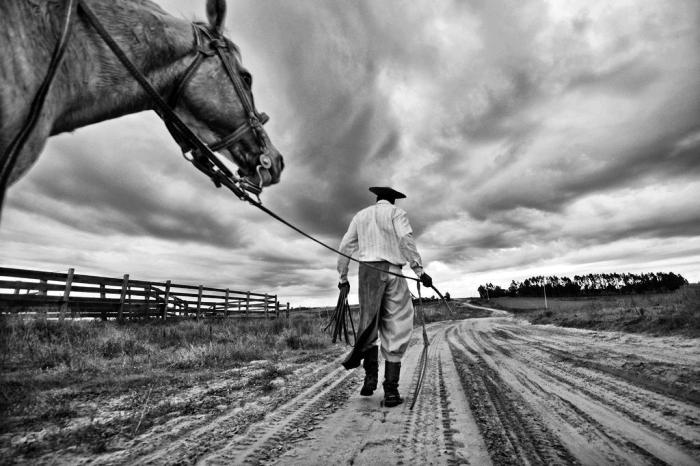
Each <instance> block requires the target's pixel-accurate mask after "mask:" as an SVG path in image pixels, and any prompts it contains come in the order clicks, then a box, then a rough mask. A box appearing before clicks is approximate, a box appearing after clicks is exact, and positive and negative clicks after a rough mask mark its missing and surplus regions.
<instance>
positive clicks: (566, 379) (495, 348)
mask: <svg viewBox="0 0 700 466" xmlns="http://www.w3.org/2000/svg"><path fill="white" fill-rule="evenodd" d="M501 324H502V323H500V322H499V323H496V322H493V321H492V322H488V321H482V322H479V323H475V324H474V326H473V327H470V328H466V329H465V331H464V332H462V335H460V337H461V338H463V339H465V341H468V342H469V344H467V345H466V346H469V345H471V346H473V349H472V352H476V353H478V354H479V356H480V357H481V358H482V359H484V360H485V361H486V362H487V363H488V365H489V366H490V367H491V368H492V369H494V370H498V372H499V373H500V374H501V375H502V377H503V378H504V380H505V381H506V382H507V383H508V384H509V385H511V386H512V387H513V388H515V390H517V391H519V392H520V393H521V394H522V395H523V396H524V397H525V398H526V399H527V401H528V402H529V403H530V404H532V405H533V406H536V407H538V408H537V409H539V411H540V412H541V413H542V415H543V418H544V419H545V421H546V422H547V423H548V424H549V425H550V428H552V429H557V430H559V431H560V435H561V438H562V441H563V442H564V443H565V444H566V445H567V447H568V448H569V449H570V450H571V451H572V452H573V453H575V456H576V457H577V458H579V459H580V460H581V461H583V462H585V463H589V464H600V463H610V462H627V463H631V464H657V463H659V462H666V463H670V464H697V461H696V460H694V459H693V455H692V454H691V455H689V454H688V453H686V452H684V451H683V450H684V448H683V447H682V446H683V442H678V441H675V440H674V438H673V436H670V435H668V434H667V433H666V430H667V429H665V428H663V427H662V426H660V425H659V423H660V422H661V420H663V416H662V415H661V414H662V413H661V412H658V411H656V410H654V409H651V410H650V409H649V408H648V407H647V406H645V405H644V403H643V401H644V399H645V398H653V397H655V396H659V395H657V394H655V393H651V392H647V391H645V390H644V389H640V388H637V387H632V386H629V387H626V391H627V392H629V393H633V394H634V393H637V394H638V395H632V396H631V397H632V398H634V397H635V396H638V397H639V398H638V402H637V404H635V403H636V402H635V401H634V400H633V399H627V398H626V397H625V393H620V391H619V389H618V390H615V389H614V384H615V382H613V383H612V385H609V384H602V383H599V382H601V380H602V379H601V380H598V379H595V378H594V379H591V378H590V374H581V373H578V372H577V371H576V368H574V367H573V366H572V365H567V364H563V363H562V362H561V360H560V358H558V359H556V360H552V358H550V357H549V355H547V354H546V353H545V352H543V351H542V350H541V349H538V348H537V342H532V341H530V342H524V343H521V344H518V345H517V346H516V345H513V344H510V343H508V342H507V341H503V340H500V341H496V338H497V336H498V335H499V332H498V325H501ZM508 325H512V323H511V324H508ZM474 327H476V328H474ZM518 330H521V329H518ZM537 330H538V331H539V332H541V331H542V329H537ZM540 343H541V341H540ZM579 350H580V348H579ZM596 375H597V376H599V377H602V378H603V379H608V380H609V377H608V376H607V375H605V374H596ZM616 383H618V384H621V385H628V384H626V382H623V381H617V382H616ZM623 392H625V390H623ZM666 400H667V401H670V402H675V400H668V398H666ZM619 407H622V408H623V410H625V409H626V410H627V411H630V412H631V410H642V411H643V412H644V415H645V416H646V417H647V418H649V419H651V420H652V421H651V422H650V424H649V425H645V423H644V422H643V421H641V419H640V418H638V417H637V418H634V419H632V418H630V417H629V416H626V415H625V414H624V413H623V412H620V409H618V408H619ZM633 417H634V416H633ZM666 425H667V426H668V425H670V426H671V428H672V429H673V430H674V431H675V432H682V430H683V429H682V428H681V427H680V426H679V422H678V420H676V421H675V425H674V423H673V422H671V421H668V422H666ZM690 431H691V432H695V433H697V429H695V430H692V429H690ZM686 435H687V434H686ZM691 435H692V433H691Z"/></svg>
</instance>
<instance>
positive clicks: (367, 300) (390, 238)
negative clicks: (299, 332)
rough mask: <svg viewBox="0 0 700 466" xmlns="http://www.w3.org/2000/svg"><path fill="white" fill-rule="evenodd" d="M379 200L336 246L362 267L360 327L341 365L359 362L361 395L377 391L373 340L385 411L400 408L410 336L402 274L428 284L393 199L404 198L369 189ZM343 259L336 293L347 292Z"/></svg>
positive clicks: (410, 232)
mask: <svg viewBox="0 0 700 466" xmlns="http://www.w3.org/2000/svg"><path fill="white" fill-rule="evenodd" d="M369 190H370V191H371V192H372V193H374V194H376V195H377V202H376V204H374V205H372V206H369V207H367V208H365V209H363V210H361V211H360V212H358V213H357V214H356V215H355V217H353V219H352V221H351V222H350V226H349V227H348V231H347V232H346V233H345V236H343V239H342V241H341V242H340V248H339V249H340V251H341V252H343V253H344V254H347V255H349V256H353V254H354V253H356V252H357V253H358V254H357V256H353V257H357V258H358V259H359V260H360V261H362V262H363V263H361V264H360V270H359V288H358V289H359V296H360V323H359V329H358V330H359V336H358V338H357V341H356V342H355V347H354V348H353V350H352V352H350V354H349V355H348V356H347V358H346V359H345V361H344V362H343V366H344V367H345V368H346V369H348V370H349V369H353V368H355V367H358V366H359V365H360V362H361V361H363V366H364V369H365V380H364V384H363V385H362V390H361V391H360V394H361V395H363V396H370V395H372V393H374V390H376V389H377V381H378V375H379V363H378V356H379V355H378V353H379V349H378V348H377V337H378V336H379V338H380V340H381V346H382V356H383V357H384V360H385V361H386V363H385V366H384V367H385V370H384V384H383V385H384V406H387V407H392V406H396V405H399V404H401V403H403V399H402V398H401V396H400V395H399V390H398V387H399V376H400V374H401V359H402V357H403V355H404V353H405V352H406V349H407V348H408V343H409V341H410V340H411V334H412V333H413V312H414V311H413V302H412V301H411V293H410V292H409V291H408V285H407V283H406V279H404V278H401V277H397V276H395V275H392V273H395V274H400V273H401V268H402V267H403V265H404V264H405V263H406V262H408V264H409V266H410V267H411V269H413V271H414V272H415V274H416V275H417V276H418V277H420V281H421V283H422V284H423V285H424V286H426V287H431V286H432V279H431V278H430V276H429V275H428V274H427V273H425V272H424V271H423V262H422V260H421V257H420V254H418V250H417V249H416V243H415V241H414V239H413V230H412V229H411V225H410V223H409V221H408V217H407V215H406V212H404V211H403V210H402V209H400V208H398V207H395V206H394V202H395V201H396V199H403V198H405V197H406V196H405V195H404V194H403V193H400V192H398V191H396V190H394V189H392V188H388V187H372V188H369ZM349 264H350V260H349V259H348V258H347V257H342V256H340V257H339V258H338V273H339V274H340V283H338V288H340V289H343V288H346V289H347V290H349V289H350V283H349V282H348V277H347V275H348V266H349Z"/></svg>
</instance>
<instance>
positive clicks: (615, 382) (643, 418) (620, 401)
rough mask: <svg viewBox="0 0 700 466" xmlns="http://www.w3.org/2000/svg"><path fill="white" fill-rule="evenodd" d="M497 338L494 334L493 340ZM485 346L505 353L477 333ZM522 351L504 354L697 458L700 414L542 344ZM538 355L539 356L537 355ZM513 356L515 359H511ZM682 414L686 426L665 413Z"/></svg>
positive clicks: (699, 439)
mask: <svg viewBox="0 0 700 466" xmlns="http://www.w3.org/2000/svg"><path fill="white" fill-rule="evenodd" d="M496 335H498V332H494V333H493V336H496ZM479 338H481V339H482V340H483V341H484V342H485V343H486V344H488V345H490V346H491V347H492V348H493V349H500V351H501V352H504V351H507V350H505V349H504V345H507V341H501V342H500V343H497V342H496V341H492V336H488V335H485V334H483V333H479ZM524 350H525V351H507V354H508V357H513V358H514V359H516V360H518V361H520V362H521V363H523V364H525V363H528V364H530V365H531V366H533V367H537V369H538V370H539V371H540V372H541V373H542V374H544V375H546V376H549V377H551V378H553V379H555V380H557V381H558V382H559V383H561V384H563V385H565V386H567V387H569V389H571V390H578V391H579V392H580V393H582V394H584V395H586V396H587V397H589V398H590V399H592V400H595V401H597V402H599V403H600V404H601V405H606V406H608V407H609V408H610V409H614V410H616V411H617V412H619V413H620V414H622V415H624V416H626V417H627V418H629V419H631V420H632V421H634V422H635V423H637V424H640V425H643V426H646V427H648V428H649V429H650V430H653V431H654V432H656V433H660V434H662V435H663V436H664V437H666V438H667V439H668V441H669V442H673V443H676V444H679V445H681V446H683V447H684V448H687V449H689V450H690V451H693V452H694V453H695V454H700V433H699V432H698V431H697V429H695V430H693V426H697V425H699V424H700V410H698V409H696V408H695V407H694V406H692V405H688V404H686V403H683V402H679V401H677V400H675V399H674V400H669V399H668V397H665V396H663V395H660V394H659V393H658V392H656V391H652V392H650V391H648V390H646V389H645V388H643V387H642V388H640V387H637V386H635V385H633V384H630V383H628V382H627V381H626V378H623V379H622V380H619V379H616V378H614V377H612V376H610V375H609V374H608V372H607V371H603V372H597V371H595V370H593V369H592V368H589V367H585V366H578V365H577V364H576V363H572V362H571V360H572V359H574V358H575V356H573V355H570V353H566V352H564V351H562V350H559V349H557V348H553V347H551V345H544V344H542V343H541V342H540V343H535V344H531V345H528V347H527V348H526V349H524ZM538 353H539V354H538ZM513 354H515V356H513ZM547 355H552V356H554V357H553V358H549V359H548V360H547V362H543V358H546V357H547ZM673 412H683V413H685V421H686V423H685V426H683V425H679V422H678V419H677V418H673V417H669V416H666V415H665V413H673Z"/></svg>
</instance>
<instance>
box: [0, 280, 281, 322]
mask: <svg viewBox="0 0 700 466" xmlns="http://www.w3.org/2000/svg"><path fill="white" fill-rule="evenodd" d="M289 311H290V309H289V303H286V304H284V305H282V304H280V302H279V300H278V297H277V295H276V294H272V293H261V292H253V291H238V290H232V289H229V288H214V287H209V286H204V285H201V284H200V285H191V284H178V283H172V281H171V280H167V281H165V282H153V281H144V280H134V279H132V278H130V276H129V274H125V275H124V276H123V277H121V278H115V277H104V276H97V275H85V274H76V273H75V271H74V269H72V268H71V269H69V270H68V272H67V273H60V272H47V271H38V270H26V269H19V268H8V267H0V314H36V315H42V316H45V317H48V318H59V319H63V318H66V317H70V318H101V319H103V320H109V319H116V320H123V319H145V318H161V319H167V318H171V317H196V318H207V317H248V316H250V317H255V316H257V317H278V316H279V315H280V312H283V313H284V314H285V315H288V314H289Z"/></svg>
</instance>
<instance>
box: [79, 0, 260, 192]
mask: <svg viewBox="0 0 700 466" xmlns="http://www.w3.org/2000/svg"><path fill="white" fill-rule="evenodd" d="M78 10H79V12H80V13H81V14H82V15H83V17H84V18H85V20H86V21H87V22H88V24H90V25H91V26H92V27H93V28H94V29H95V31H97V33H98V34H99V35H100V37H101V38H102V40H103V41H104V42H105V43H106V44H107V46H108V47H109V48H110V49H111V50H112V52H113V53H114V54H115V55H116V57H117V58H118V59H119V61H120V62H121V63H122V64H123V65H124V67H125V68H126V69H127V70H128V71H129V72H130V73H131V75H132V76H133V77H134V79H136V81H138V83H139V84H140V85H141V87H142V88H143V89H144V90H145V91H146V93H147V94H148V95H149V97H151V100H152V101H153V103H154V106H155V108H154V111H155V112H156V113H157V114H158V116H160V118H161V119H162V120H163V121H164V122H165V125H166V127H167V128H168V131H170V134H171V135H172V136H173V138H174V139H175V140H176V142H177V143H178V144H179V145H180V147H181V149H182V151H183V154H184V155H185V158H186V159H187V160H188V161H190V162H191V163H192V164H193V165H194V166H195V167H196V168H197V169H198V170H200V171H201V172H203V173H204V174H205V175H207V176H208V177H209V178H211V180H212V181H213V182H214V184H215V185H216V186H217V187H220V186H221V185H225V186H227V187H228V188H229V189H230V190H231V191H233V192H234V194H236V196H237V197H238V198H239V199H241V200H248V198H249V196H248V194H247V193H246V191H247V192H250V193H252V194H254V195H256V196H258V195H259V194H260V193H261V192H262V183H263V176H262V173H261V170H262V169H269V168H270V167H271V165H272V159H271V157H270V149H269V138H268V136H267V132H266V131H265V129H264V128H263V124H265V123H266V122H267V121H268V120H269V117H268V116H267V115H266V114H265V113H258V111H257V110H256V109H255V105H254V103H253V102H252V100H251V99H249V98H248V95H247V93H246V85H245V83H244V82H243V80H242V78H241V76H240V74H239V73H238V72H236V68H237V67H238V65H239V63H238V58H237V57H236V55H235V52H236V50H235V46H234V45H232V44H231V45H229V42H228V41H227V40H226V39H225V38H224V37H223V36H222V35H220V34H216V33H214V32H213V31H212V30H211V29H209V28H207V27H206V26H205V25H204V24H202V23H192V29H193V31H194V38H195V40H194V50H195V51H196V55H195V58H194V60H193V61H192V63H190V65H189V66H188V67H187V69H186V70H185V73H184V74H183V76H182V77H181V78H180V81H179V82H178V83H177V84H176V85H175V87H174V90H173V92H172V93H171V95H170V97H169V99H168V101H167V102H166V101H165V99H164V98H163V97H162V96H161V95H160V93H159V92H158V91H157V90H156V89H155V88H154V87H153V86H152V85H151V83H150V82H149V81H148V80H147V79H146V77H145V76H144V75H143V73H141V72H140V71H139V70H138V69H137V68H136V66H135V65H134V64H133V62H132V61H131V60H130V59H129V57H127V56H126V54H125V53H124V51H123V50H122V49H121V47H119V45H118V44H117V43H116V42H115V41H114V39H113V38H112V36H111V35H110V34H109V33H108V32H107V30H106V29H105V28H104V26H103V25H102V23H101V22H100V21H99V19H98V18H97V16H96V15H95V14H94V13H93V11H92V10H91V9H90V8H89V7H88V6H87V4H86V2H85V1H84V0H78ZM232 48H234V49H233V50H232ZM215 56H218V57H219V59H220V60H221V62H222V64H223V66H224V69H225V70H226V74H227V75H228V77H229V79H230V81H231V83H232V84H233V87H234V90H235V91H236V94H237V96H238V99H239V100H240V101H241V104H242V105H243V109H244V111H245V113H246V117H247V121H246V122H244V123H242V124H241V125H240V126H239V127H238V128H236V129H235V130H234V131H233V132H232V133H231V134H229V135H228V136H225V137H223V138H221V139H220V140H218V141H216V142H213V143H209V144H207V143H205V142H204V141H202V139H201V138H200V137H199V136H197V135H196V134H195V133H194V132H193V131H192V130H191V129H190V128H189V126H187V124H186V123H185V122H184V121H183V120H182V119H181V118H180V117H179V116H178V115H177V114H176V113H175V111H174V110H173V109H174V108H175V106H176V105H177V103H178V101H179V100H180V98H181V97H182V94H183V93H184V91H185V88H186V87H187V85H188V83H189V82H190V80H191V79H192V77H193V76H194V75H195V73H196V71H197V69H198V68H199V66H200V65H201V64H202V62H203V61H204V60H205V59H207V58H209V57H215ZM249 132H251V133H252V134H253V136H254V138H255V140H256V142H257V146H258V150H259V152H258V165H257V166H256V171H257V175H258V181H259V183H258V184H255V183H253V182H251V181H250V180H249V179H247V178H245V177H239V176H236V175H235V174H234V173H233V172H231V170H230V169H229V168H228V167H226V165H224V164H223V163H222V162H221V160H220V159H219V158H218V157H217V156H216V155H215V154H214V151H218V150H221V149H229V150H230V151H231V152H233V146H234V145H235V144H236V143H237V142H238V141H239V140H240V139H241V138H243V137H244V136H245V135H246V134H247V133H249ZM187 153H189V154H190V157H188V156H187Z"/></svg>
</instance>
